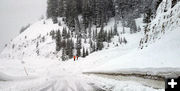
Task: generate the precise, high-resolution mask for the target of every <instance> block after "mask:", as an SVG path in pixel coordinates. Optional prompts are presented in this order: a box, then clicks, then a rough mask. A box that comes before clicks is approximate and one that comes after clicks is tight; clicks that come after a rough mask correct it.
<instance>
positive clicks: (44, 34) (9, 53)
mask: <svg viewBox="0 0 180 91" xmlns="http://www.w3.org/2000/svg"><path fill="white" fill-rule="evenodd" d="M63 27H66V28H67V26H66V25H65V24H64V23H63V22H62V25H61V26H58V24H53V22H52V20H51V19H48V20H41V21H39V22H37V23H34V24H32V25H31V26H30V27H29V28H28V29H27V30H25V31H24V32H23V33H22V34H20V35H19V36H17V37H16V38H14V39H13V40H11V42H9V43H8V44H7V46H6V47H5V48H4V50H3V51H2V53H1V56H2V57H6V58H22V57H23V56H36V55H37V54H36V51H37V48H36V47H37V42H38V44H39V45H38V49H40V54H41V55H42V56H50V57H51V55H52V54H53V52H54V51H55V41H53V40H52V38H51V36H50V32H51V31H53V30H54V31H57V30H58V29H60V30H61V31H62V29H63ZM67 29H68V28H67Z"/></svg>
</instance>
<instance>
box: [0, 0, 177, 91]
mask: <svg viewBox="0 0 180 91" xmlns="http://www.w3.org/2000/svg"><path fill="white" fill-rule="evenodd" d="M170 7H171V2H169V3H168V5H167V6H166V9H167V12H163V11H164V8H165V0H163V2H162V3H161V4H160V7H159V8H158V10H157V16H156V18H155V19H154V20H152V22H151V23H150V26H149V27H150V30H151V31H150V32H148V36H150V37H151V39H148V42H147V43H145V44H143V49H141V46H139V42H140V40H141V39H146V35H144V32H143V31H140V32H138V33H134V34H130V32H129V30H130V29H129V28H126V27H125V30H126V33H125V34H121V32H122V31H123V27H122V24H121V23H120V22H119V24H118V27H117V29H118V32H119V33H120V34H121V35H120V36H122V37H126V39H127V41H128V43H127V44H122V45H119V46H114V44H118V37H117V36H115V37H114V38H113V39H112V43H110V47H107V45H106V44H105V45H106V46H105V48H104V49H103V50H101V51H97V52H94V53H92V54H90V55H88V56H87V57H85V58H81V57H80V58H79V59H78V60H76V61H74V60H73V59H69V60H68V61H61V60H59V58H57V57H56V56H54V53H53V52H54V50H55V46H54V45H55V41H53V40H52V39H51V37H49V36H48V37H47V36H46V35H48V33H49V32H51V31H52V30H58V29H60V30H62V28H63V27H67V26H66V25H65V24H64V23H63V22H61V23H62V25H61V26H58V24H53V23H52V20H51V19H48V20H41V21H39V22H37V23H35V24H33V25H31V26H30V27H29V28H28V29H27V30H26V31H25V32H23V33H22V34H20V35H19V36H18V37H16V38H15V39H13V40H12V41H11V42H10V43H9V44H8V45H7V47H6V48H5V49H4V51H3V52H2V53H1V55H0V90H2V91H12V90H14V91H93V90H94V91H109V90H110V91H164V88H163V86H162V87H160V88H158V89H157V88H156V87H153V85H156V84H157V83H159V82H157V83H152V82H151V81H150V82H151V85H149V86H147V84H144V83H141V82H140V81H139V82H138V80H137V81H134V80H130V79H129V80H122V79H113V78H114V76H113V74H118V73H121V74H122V73H123V74H132V73H137V74H150V75H155V76H157V75H160V76H164V77H167V76H179V75H180V61H179V59H180V56H179V53H178V52H179V51H180V47H179V46H180V40H179V38H180V31H179V30H180V20H179V12H180V10H179V9H180V8H179V7H180V3H178V4H177V5H176V6H174V7H173V8H172V9H171V8H170ZM171 11H172V13H171ZM175 11H178V13H174V12H175ZM170 14H172V16H171V18H169V17H167V19H164V16H168V15H170ZM79 18H80V17H79ZM60 21H62V20H61V18H60ZM114 21H115V20H114V19H113V18H112V19H111V20H110V21H109V23H108V24H107V26H105V27H104V28H105V29H107V30H108V29H111V27H112V26H113V25H114ZM167 21H169V22H171V23H167V26H165V33H164V32H161V30H162V27H161V26H162V25H163V24H164V22H167ZM172 22H174V23H172ZM136 24H137V26H139V27H140V28H141V30H142V29H143V26H144V25H145V24H144V23H143V22H142V18H138V19H136ZM154 25H156V26H155V28H154V29H153V28H152V27H153V26H154ZM93 28H94V26H93V27H92V29H93ZM67 29H68V28H67ZM39 36H41V37H42V36H45V38H46V41H45V42H43V43H41V44H40V45H39V49H40V53H41V55H40V56H37V55H36V42H37V41H41V37H39ZM153 37H154V39H153V40H152V38H153ZM13 45H14V46H13ZM83 46H86V47H88V45H87V44H83ZM170 72H172V73H173V74H169V73H170ZM83 73H104V74H105V75H106V74H109V73H113V74H111V76H110V77H105V76H102V75H96V74H93V75H92V74H83ZM174 74H175V75H174ZM135 78H136V77H135ZM126 79H128V78H126ZM150 80H151V79H150ZM148 82H149V81H148ZM148 82H147V83H148ZM160 83H161V85H162V84H163V81H160Z"/></svg>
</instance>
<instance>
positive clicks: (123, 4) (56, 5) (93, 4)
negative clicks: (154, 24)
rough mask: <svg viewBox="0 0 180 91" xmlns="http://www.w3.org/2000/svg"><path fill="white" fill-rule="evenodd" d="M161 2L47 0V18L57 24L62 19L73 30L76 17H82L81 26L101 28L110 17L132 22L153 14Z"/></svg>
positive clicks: (155, 0)
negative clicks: (145, 14) (146, 13)
mask: <svg viewBox="0 0 180 91" xmlns="http://www.w3.org/2000/svg"><path fill="white" fill-rule="evenodd" d="M160 2H161V0H48V7H47V18H52V19H53V22H54V23H57V22H58V21H57V17H64V21H65V22H66V24H67V25H68V26H69V27H71V28H75V26H76V24H77V25H78V26H80V24H79V22H80V21H79V20H78V16H79V15H82V18H83V26H84V28H85V29H86V28H88V27H89V26H91V25H92V24H94V25H96V26H97V27H101V26H103V25H104V24H107V22H108V20H109V19H110V18H111V17H116V19H124V20H125V21H128V19H130V20H133V19H135V18H138V17H140V14H143V13H145V12H148V10H151V11H152V13H155V11H156V7H157V6H158V5H159V3H160Z"/></svg>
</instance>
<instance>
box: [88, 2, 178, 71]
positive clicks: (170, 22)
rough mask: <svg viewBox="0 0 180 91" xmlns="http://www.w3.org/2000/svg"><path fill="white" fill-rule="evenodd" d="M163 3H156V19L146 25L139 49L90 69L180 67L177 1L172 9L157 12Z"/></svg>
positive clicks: (118, 69)
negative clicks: (157, 6) (146, 30)
mask: <svg viewBox="0 0 180 91" xmlns="http://www.w3.org/2000/svg"><path fill="white" fill-rule="evenodd" d="M164 3H165V2H162V3H161V4H160V7H159V8H158V10H157V16H156V18H155V19H153V20H152V22H151V23H149V24H148V28H149V31H148V32H147V34H144V37H143V38H142V40H143V43H142V44H140V48H139V49H135V50H133V51H131V52H129V53H128V54H125V55H122V56H118V55H117V56H116V57H113V58H112V60H111V61H109V62H107V63H105V64H104V65H102V66H100V67H97V68H94V70H91V71H93V72H114V73H116V72H120V71H124V69H132V68H140V69H136V70H141V69H142V68H164V70H167V69H168V68H180V61H179V59H180V56H179V53H178V52H179V51H180V47H179V46H180V31H179V30H180V23H179V22H180V18H179V14H180V10H179V9H180V3H177V5H175V6H174V7H173V8H172V9H171V8H168V9H167V12H160V11H162V10H163V9H164V8H165V7H162V5H163V4H164ZM170 5H171V4H170ZM168 7H170V6H168ZM145 41H146V42H145ZM142 47H143V49H142V50H141V48H142ZM120 51H121V50H119V52H120ZM111 53H112V52H111ZM131 71H132V70H131ZM149 71H150V70H149ZM151 71H152V72H153V70H151ZM157 71H158V70H157ZM174 71H177V70H174Z"/></svg>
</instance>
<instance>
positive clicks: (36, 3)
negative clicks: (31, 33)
mask: <svg viewBox="0 0 180 91" xmlns="http://www.w3.org/2000/svg"><path fill="white" fill-rule="evenodd" d="M46 2H47V0H0V52H1V51H2V50H3V48H4V45H5V44H7V43H9V42H10V40H11V39H13V38H15V37H16V36H18V34H19V31H20V29H21V27H22V26H25V25H27V24H29V23H30V24H32V23H34V22H36V21H38V20H39V18H40V17H41V16H42V15H44V16H45V12H46V6H47V4H46Z"/></svg>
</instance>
